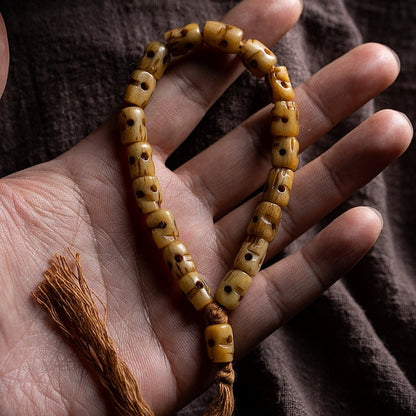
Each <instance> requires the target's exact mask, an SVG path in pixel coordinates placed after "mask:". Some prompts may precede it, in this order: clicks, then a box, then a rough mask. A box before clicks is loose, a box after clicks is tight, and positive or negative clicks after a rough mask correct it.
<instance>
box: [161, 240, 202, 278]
mask: <svg viewBox="0 0 416 416" xmlns="http://www.w3.org/2000/svg"><path fill="white" fill-rule="evenodd" d="M163 259H164V260H165V262H166V264H167V266H168V267H169V269H170V271H171V274H172V276H173V277H174V278H175V279H180V278H181V277H183V276H185V275H186V274H188V273H190V272H194V271H195V270H196V266H195V263H194V261H193V260H192V257H191V255H190V254H189V251H188V249H187V248H186V246H185V244H183V243H182V241H179V240H176V241H174V242H172V243H170V244H169V245H168V246H167V247H165V248H164V249H163Z"/></svg>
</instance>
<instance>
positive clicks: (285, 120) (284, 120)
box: [281, 116, 289, 123]
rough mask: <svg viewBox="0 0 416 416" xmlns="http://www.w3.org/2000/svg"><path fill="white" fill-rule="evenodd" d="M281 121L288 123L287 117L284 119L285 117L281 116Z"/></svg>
mask: <svg viewBox="0 0 416 416" xmlns="http://www.w3.org/2000/svg"><path fill="white" fill-rule="evenodd" d="M281 120H282V123H287V122H288V121H289V119H288V118H287V117H285V116H283V117H282V118H281Z"/></svg>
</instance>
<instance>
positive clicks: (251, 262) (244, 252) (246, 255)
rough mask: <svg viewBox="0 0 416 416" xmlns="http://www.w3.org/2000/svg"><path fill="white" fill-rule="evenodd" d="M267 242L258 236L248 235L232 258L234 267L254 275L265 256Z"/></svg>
mask: <svg viewBox="0 0 416 416" xmlns="http://www.w3.org/2000/svg"><path fill="white" fill-rule="evenodd" d="M268 247H269V243H268V242H267V241H266V240H263V239H262V238H259V237H254V236H248V238H247V239H246V241H244V243H243V244H242V245H241V248H240V250H239V252H238V253H237V255H236V257H235V259H234V267H235V268H236V269H239V270H242V271H243V272H246V273H247V274H248V275H250V276H251V277H253V276H255V275H256V274H257V273H258V272H259V270H260V268H261V266H262V264H263V262H264V259H265V257H266V253H267V248H268Z"/></svg>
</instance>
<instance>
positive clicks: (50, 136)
mask: <svg viewBox="0 0 416 416" xmlns="http://www.w3.org/2000/svg"><path fill="white" fill-rule="evenodd" d="M236 3H237V1H235V0H225V1H221V0H183V1H179V0H176V1H175V0H158V1H157V2H154V1H151V0H144V1H140V0H89V1H85V0H73V1H71V2H68V3H62V2H55V1H53V0H42V1H39V0H38V1H36V0H34V1H28V2H25V1H16V0H2V2H1V4H0V11H1V13H2V14H3V16H4V19H5V22H6V26H7V30H8V36H9V43H10V54H11V62H10V73H9V78H8V83H7V86H6V91H5V94H4V97H3V98H2V100H1V102H0V137H1V139H0V155H1V157H0V174H1V176H5V175H7V174H10V173H12V172H14V171H17V170H20V169H24V168H26V167H28V166H31V165H33V164H37V163H40V162H43V161H46V160H49V159H51V158H53V157H55V156H57V155H59V154H61V153H62V152H64V151H65V150H67V149H68V148H70V147H71V146H73V145H74V144H75V143H76V142H78V141H79V140H81V139H82V138H83V137H85V136H86V135H87V134H88V133H90V132H92V131H93V130H94V129H95V128H97V127H98V126H99V125H100V124H101V123H102V122H103V121H104V120H105V119H106V118H107V117H108V116H109V115H110V114H111V113H112V112H114V111H115V109H116V108H117V107H118V105H119V103H120V102H121V97H122V94H123V89H124V85H125V82H126V79H127V78H128V74H129V72H130V71H131V70H132V69H133V68H134V66H135V63H136V62H137V60H138V58H139V57H140V56H141V54H142V52H143V48H144V46H145V45H146V44H147V43H148V42H149V41H151V40H154V39H160V38H161V37H162V34H163V33H164V32H165V31H166V30H168V29H170V28H173V27H180V26H183V25H184V24H186V23H189V22H192V21H196V22H198V23H200V24H202V23H203V22H204V21H205V20H208V19H210V20H215V19H219V18H220V17H221V16H222V15H223V14H224V13H225V12H226V11H227V10H229V9H230V8H231V7H232V6H233V5H235V4H236ZM259 7H261V1H259ZM367 41H377V42H381V43H385V44H387V45H389V46H390V47H391V48H392V49H394V50H395V51H396V52H397V53H398V55H399V57H400V59H401V64H402V71H401V74H400V76H399V78H398V80H397V82H396V83H395V84H394V85H393V86H392V87H390V88H389V89H388V90H387V91H386V92H385V93H383V94H382V95H381V96H380V97H377V98H376V99H375V100H373V101H372V102H371V103H369V104H367V105H366V106H364V107H363V108H362V109H360V110H359V111H357V112H356V113H354V114H353V115H352V116H350V117H349V118H348V119H347V120H345V121H343V122H341V123H340V124H339V125H337V126H336V127H335V128H334V129H333V130H332V131H331V132H330V133H329V134H327V135H326V136H325V137H323V138H322V139H321V140H319V141H318V142H317V143H316V144H314V145H313V146H312V147H311V148H309V149H308V150H306V151H305V152H304V153H302V155H301V164H305V163H307V162H308V161H309V160H311V159H313V158H314V157H316V156H317V155H319V154H320V153H321V152H323V151H325V150H326V149H327V148H329V147H330V146H331V145H332V144H333V143H334V142H336V141H337V140H338V139H340V138H341V137H342V136H343V135H344V134H345V133H347V132H348V131H349V130H351V129H352V128H354V127H355V126H356V125H357V124H359V123H360V122H361V121H363V120H365V119H366V118H367V117H368V116H369V115H370V114H371V113H373V112H374V111H376V110H379V109H381V108H385V107H388V108H394V109H396V110H400V111H403V112H405V113H406V114H407V115H408V116H409V117H410V119H411V120H412V121H413V123H414V121H415V120H416V114H415V113H416V105H415V104H416V103H415V97H416V54H415V52H414V49H415V47H416V3H415V2H414V0H396V1H395V2H391V1H387V0H377V1H374V0H307V1H306V2H305V5H304V12H303V14H302V17H301V19H300V21H299V22H298V24H297V25H296V26H295V27H294V28H293V30H291V31H290V32H289V33H288V34H287V35H286V36H285V37H284V39H282V41H281V42H280V43H279V44H278V45H276V46H275V47H274V48H273V50H274V51H275V52H276V53H277V55H278V59H279V62H281V63H282V64H283V65H286V66H287V67H288V69H289V71H290V74H291V80H292V83H293V84H294V85H298V84H299V83H301V82H302V81H303V80H305V79H307V78H308V77H309V76H310V75H311V74H312V73H314V72H316V71H317V70H319V69H320V68H321V67H322V66H324V65H325V64H327V63H329V62H330V61H332V60H333V59H335V58H337V57H339V56H340V55H342V54H343V53H345V52H347V51H348V50H350V49H351V48H353V47H354V46H357V45H359V44H360V43H363V42H367ZM267 103H268V98H267V94H265V87H264V84H263V81H262V80H257V79H255V78H254V77H252V76H250V75H249V74H248V73H245V74H243V75H242V76H241V77H240V78H239V79H238V80H237V81H236V82H235V83H234V84H233V85H232V86H231V88H230V89H229V90H228V91H227V92H226V94H225V95H224V96H223V97H222V98H221V99H220V100H219V101H218V102H217V103H216V104H215V105H214V106H213V107H212V108H211V110H210V111H209V112H208V114H207V115H206V117H205V118H204V120H203V121H202V122H201V123H200V125H199V126H198V127H197V128H196V130H195V131H194V133H193V134H192V135H191V136H190V137H189V139H188V140H187V141H186V142H185V143H184V144H183V145H182V146H181V147H180V149H178V151H177V152H175V153H174V155H173V156H172V157H171V158H170V160H169V164H170V166H171V167H175V166H177V165H179V164H181V163H182V162H183V161H184V160H186V159H188V158H190V157H191V156H192V155H194V154H196V153H197V152H199V151H201V150H202V149H203V148H205V147H206V146H208V145H209V144H211V143H213V142H214V141H215V140H217V139H219V138H221V137H222V136H223V135H224V134H225V133H226V132H227V131H229V130H230V129H232V128H233V127H234V126H236V125H237V124H238V123H239V122H241V121H242V120H244V119H245V118H246V117H248V116H249V115H250V114H252V113H253V112H255V111H256V110H258V109H260V108H261V107H262V106H263V105H266V104H267ZM213 163H214V161H213ZM357 169H359V166H357ZM415 179H416V149H415V147H414V145H411V146H410V148H409V150H408V151H407V152H406V153H405V155H404V156H402V157H401V158H400V159H399V160H398V161H396V162H395V163H394V164H393V165H392V166H391V167H390V168H389V169H387V170H386V171H385V172H383V173H382V174H380V175H379V176H378V177H377V178H376V179H375V180H373V181H372V182H371V183H370V184H369V185H367V186H365V187H364V188H363V189H361V190H360V191H359V192H357V193H356V194H355V195H353V196H352V197H351V198H349V199H348V201H347V202H345V203H344V204H342V205H341V206H340V207H338V208H337V209H336V210H335V211H334V212H333V213H331V215H329V216H328V217H327V218H325V220H323V221H322V222H321V223H319V224H318V225H317V226H315V227H314V228H313V229H312V230H310V231H309V232H308V233H307V234H306V235H305V236H303V237H302V238H301V239H300V240H299V241H298V242H296V244H293V245H292V246H290V247H289V248H288V250H287V252H289V251H292V250H295V249H296V248H297V247H299V246H300V244H302V242H305V241H307V240H308V239H309V238H310V236H311V235H313V234H314V233H316V232H318V231H319V230H320V229H322V228H323V227H324V226H325V225H326V224H327V223H328V222H329V221H331V219H333V218H335V217H336V216H337V215H339V214H340V213H341V212H343V211H345V210H347V209H348V208H350V207H353V206H356V205H371V206H374V207H376V208H377V209H378V210H380V211H381V213H382V214H383V217H384V229H383V232H382V234H381V237H380V239H379V240H378V242H377V243H376V245H375V247H374V248H373V249H372V250H371V252H370V253H369V254H368V255H367V256H366V257H365V258H364V259H363V260H362V261H361V262H360V263H359V264H358V265H357V266H356V267H355V268H354V269H353V270H352V271H351V272H350V273H348V275H346V276H345V277H344V278H343V279H342V280H341V281H340V282H338V283H336V284H335V285H334V286H333V287H332V288H331V289H330V290H328V291H327V292H326V293H325V294H324V295H323V296H321V297H320V298H319V299H318V300H317V301H316V302H315V303H313V304H312V305H311V306H309V307H308V308H307V309H305V310H304V311H303V312H302V313H300V314H299V315H298V316H297V317H295V318H294V319H293V320H291V321H290V322H289V323H287V324H286V325H285V326H284V327H282V328H281V329H279V330H278V331H276V332H275V333H274V334H272V335H271V336H270V337H268V338H267V339H266V340H265V341H264V342H263V343H261V344H260V345H258V346H257V347H256V348H255V349H254V350H253V351H252V352H251V353H250V354H249V355H248V356H246V358H244V359H243V360H242V361H241V362H240V363H239V364H238V365H237V374H238V379H237V383H236V386H235V393H236V411H235V414H236V415H260V414H261V415H296V416H302V415H355V416H358V415H395V416H398V415H406V416H409V415H415V414H416V392H415V385H416V256H415V254H414V252H415V249H416V239H415V234H416V215H415V208H416V206H415V194H416V186H415ZM284 254H286V253H283V255H284ZM212 394H213V391H212V390H209V391H207V392H206V393H205V394H203V395H202V396H201V397H199V398H198V399H196V400H195V401H194V402H193V403H191V404H189V405H188V406H187V407H186V408H185V409H182V410H181V411H180V412H179V415H181V416H185V415H195V414H200V413H201V411H202V409H204V408H205V407H206V404H207V402H208V401H209V399H210V398H211V396H212Z"/></svg>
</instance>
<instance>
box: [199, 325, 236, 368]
mask: <svg viewBox="0 0 416 416" xmlns="http://www.w3.org/2000/svg"><path fill="white" fill-rule="evenodd" d="M205 342H206V345H207V351H208V356H209V358H210V359H211V360H212V362H214V363H229V362H231V361H233V359H234V335H233V330H232V328H231V326H230V325H228V324H216V325H209V326H207V327H206V328H205Z"/></svg>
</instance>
